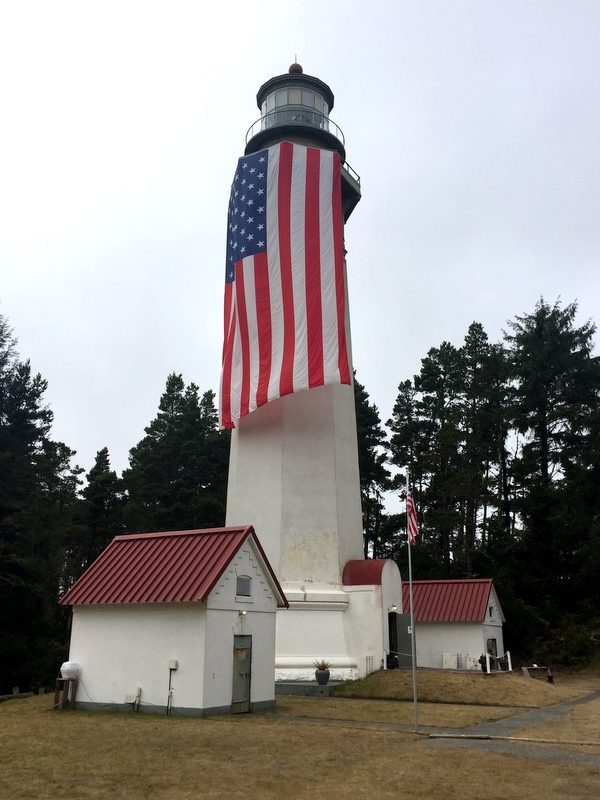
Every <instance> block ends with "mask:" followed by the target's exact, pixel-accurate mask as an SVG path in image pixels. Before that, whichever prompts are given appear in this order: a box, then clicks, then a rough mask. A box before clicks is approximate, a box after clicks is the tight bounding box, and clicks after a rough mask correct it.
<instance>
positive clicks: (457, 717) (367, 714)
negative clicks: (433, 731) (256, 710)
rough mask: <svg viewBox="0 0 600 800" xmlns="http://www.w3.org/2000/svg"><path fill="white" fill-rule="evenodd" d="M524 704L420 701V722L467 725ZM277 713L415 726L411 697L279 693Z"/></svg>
mask: <svg viewBox="0 0 600 800" xmlns="http://www.w3.org/2000/svg"><path fill="white" fill-rule="evenodd" d="M522 710H523V709H522V708H516V707H515V708H513V707H510V706H501V707H500V706H481V705H466V704H456V703H444V704H443V705H440V704H435V703H421V702H420V701H419V704H418V721H419V726H421V725H425V726H435V727H438V728H467V727H469V726H470V725H478V724H479V723H480V722H489V721H490V720H495V719H502V718H504V717H509V716H511V715H512V714H518V713H519V711H522ZM276 713H277V715H278V716H284V717H306V718H313V719H314V718H320V719H339V720H354V721H356V722H379V723H383V724H392V725H410V726H414V705H413V703H412V701H411V702H410V703H409V702H404V701H398V700H349V699H346V698H337V697H320V698H317V697H279V698H278V699H277V712H276Z"/></svg>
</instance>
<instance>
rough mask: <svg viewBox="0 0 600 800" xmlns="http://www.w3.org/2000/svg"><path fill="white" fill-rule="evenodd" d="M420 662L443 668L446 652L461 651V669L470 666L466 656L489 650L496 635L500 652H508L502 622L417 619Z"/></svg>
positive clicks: (418, 664)
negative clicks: (491, 639) (419, 620)
mask: <svg viewBox="0 0 600 800" xmlns="http://www.w3.org/2000/svg"><path fill="white" fill-rule="evenodd" d="M415 636H416V649H417V666H419V667H430V668H434V669H441V668H442V666H443V656H444V653H457V654H458V655H459V656H460V657H461V658H459V661H458V667H459V669H463V668H466V667H467V664H466V656H467V655H469V654H472V655H475V656H477V658H479V656H480V655H482V654H483V653H485V652H486V645H487V640H488V638H494V639H496V642H497V646H498V655H502V654H503V653H504V642H503V638H502V623H501V622H500V621H498V623H497V624H494V625H484V624H483V623H481V622H417V623H416V624H415Z"/></svg>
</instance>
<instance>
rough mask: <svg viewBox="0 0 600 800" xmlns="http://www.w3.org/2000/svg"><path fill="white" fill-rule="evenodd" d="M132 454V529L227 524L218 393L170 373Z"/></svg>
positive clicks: (224, 436)
mask: <svg viewBox="0 0 600 800" xmlns="http://www.w3.org/2000/svg"><path fill="white" fill-rule="evenodd" d="M145 430H146V436H145V437H144V438H143V439H142V440H141V442H139V444H137V445H136V446H135V447H133V448H132V449H131V451H130V454H129V464H130V466H129V469H128V470H125V472H124V473H123V481H124V484H125V487H126V489H127V493H128V501H127V504H126V507H125V525H126V527H127V529H128V530H129V531H132V532H143V531H146V532H147V531H164V530H185V529H193V528H203V527H218V526H221V525H223V524H224V520H225V503H226V493H227V471H228V460H229V432H227V431H219V430H218V417H217V411H216V409H215V405H214V393H213V392H211V391H208V392H205V393H204V395H202V397H200V396H199V394H198V387H197V386H196V385H195V384H193V383H191V384H189V386H187V387H186V386H185V384H184V382H183V379H182V376H181V375H176V374H174V373H173V374H172V375H169V377H168V379H167V383H166V388H165V392H164V394H163V395H162V397H161V400H160V405H159V411H158V415H157V416H156V418H155V419H154V420H153V421H152V422H151V423H150V425H149V426H148V427H147V428H146V429H145Z"/></svg>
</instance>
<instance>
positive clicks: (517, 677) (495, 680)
mask: <svg viewBox="0 0 600 800" xmlns="http://www.w3.org/2000/svg"><path fill="white" fill-rule="evenodd" d="M583 680H584V679H583V678H582V677H579V678H576V677H571V678H570V679H569V681H563V680H562V679H561V680H557V681H556V682H555V683H553V684H552V683H548V682H547V681H546V680H545V679H544V680H542V679H540V678H525V677H524V676H523V674H522V673H518V672H494V673H492V674H491V675H484V674H483V673H482V672H450V671H448V670H425V669H424V670H421V669H419V670H417V695H418V698H419V701H421V702H424V703H467V704H469V705H486V706H488V705H489V706H519V707H523V708H524V707H529V708H542V707H543V706H549V705H554V704H555V703H561V702H563V701H564V700H571V699H572V698H573V697H577V696H578V695H580V694H582V693H583V692H585V687H584V686H583V685H582V681H583ZM335 695H336V696H337V697H361V698H370V699H377V698H381V699H394V700H412V696H413V688H412V673H411V672H410V670H399V669H397V670H382V671H380V672H375V673H373V675H369V677H368V678H367V679H366V680H363V681H354V682H353V683H347V684H344V685H343V686H341V687H339V688H338V689H336V690H335Z"/></svg>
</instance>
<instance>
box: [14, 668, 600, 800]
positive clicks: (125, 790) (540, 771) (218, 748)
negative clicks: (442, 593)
mask: <svg viewBox="0 0 600 800" xmlns="http://www.w3.org/2000/svg"><path fill="white" fill-rule="evenodd" d="M515 677H516V676H515ZM480 680H482V681H488V683H487V686H488V687H491V686H492V685H493V683H489V679H488V678H486V677H485V676H480ZM522 680H523V681H524V682H525V683H526V685H527V687H528V688H529V690H530V695H528V696H527V697H526V699H527V702H526V703H524V704H525V705H526V706H530V707H531V706H533V705H535V703H534V702H533V699H532V697H533V695H535V694H536V692H537V690H538V688H539V687H538V686H537V685H536V682H535V681H527V680H526V679H522ZM420 683H421V684H424V681H421V682H420ZM503 685H504V687H505V688H506V689H508V687H509V686H510V685H511V683H510V681H507V682H505V683H504V684H503ZM515 686H516V684H515ZM423 688H425V687H424V686H423ZM554 688H555V689H559V688H560V687H554ZM572 690H573V691H576V690H577V688H576V687H575V686H573V689H572ZM546 691H547V690H546ZM509 694H510V693H509ZM472 696H473V693H472V692H471V693H470V695H469V697H468V698H465V697H463V698H462V701H459V702H460V704H461V705H463V704H464V700H465V699H468V700H469V702H472ZM513 696H514V695H512V694H511V695H510V696H507V697H505V702H506V703H508V702H511V703H512V702H513V701H512V698H513ZM555 697H558V693H557V694H556V695H555ZM444 699H445V698H444ZM449 699H450V698H449ZM299 702H303V701H301V699H299ZM304 702H305V701H304ZM312 702H313V703H314V705H309V706H306V708H307V709H308V708H314V713H316V714H318V715H319V717H321V716H323V715H324V710H325V709H326V708H327V706H329V707H330V708H331V709H333V708H335V706H336V704H338V706H339V707H340V708H343V709H344V713H345V715H346V716H347V717H348V718H349V719H350V720H356V721H352V722H350V721H348V722H344V721H339V720H337V721H336V720H334V719H332V720H331V721H326V722H322V721H320V720H314V719H313V720H310V719H306V720H302V721H300V722H297V721H295V720H291V719H289V718H286V717H285V716H283V714H284V713H285V707H286V706H287V707H288V709H289V708H291V705H290V703H289V698H282V699H281V701H280V709H281V711H282V715H265V714H252V715H239V716H236V717H215V718H212V719H187V718H177V717H164V716H152V715H146V714H133V713H130V714H110V713H90V712H66V711H53V710H52V699H51V698H50V697H49V696H48V695H44V696H41V697H32V698H29V699H26V700H11V701H9V702H6V703H1V704H0V764H1V768H0V797H1V798H2V800H63V798H64V800H66V799H67V798H68V799H69V800H92V799H94V800H96V799H97V798H100V800H103V799H104V798H127V800H187V799H188V798H194V799H196V798H203V799H204V798H207V800H208V799H209V798H230V797H233V798H235V797H239V798H244V800H248V798H259V799H260V800H262V798H265V800H270V799H271V798H281V797H286V796H288V795H289V796H292V795H293V796H294V798H295V800H321V799H323V800H324V799H325V798H327V800H330V799H331V798H332V797H335V798H336V800H345V799H346V798H348V800H350V798H352V800H356V798H362V797H375V796H376V797H377V798H383V799H384V800H387V798H392V797H393V798H397V797H398V796H401V797H404V798H427V800H441V798H444V800H452V799H453V798H461V800H462V798H464V797H465V795H469V796H477V795H481V796H484V797H485V798H486V800H496V799H497V800H517V798H518V799H519V800H520V799H521V798H522V797H523V796H525V795H528V796H533V797H537V796H543V797H544V798H545V800H565V798H569V800H578V799H579V798H586V800H587V798H589V800H592V798H596V797H597V794H598V785H599V781H600V770H599V769H597V768H595V767H590V766H575V765H565V764H563V763H554V762H545V761H534V760H528V759H525V758H521V757H518V756H509V755H497V754H494V753H491V752H485V751H484V752H482V751H470V750H462V749H458V748H455V747H452V746H445V747H444V748H442V749H440V748H437V747H436V748H429V747H426V746H423V743H422V739H421V737H418V736H416V735H415V734H413V733H410V732H399V731H398V730H393V729H389V728H386V727H378V726H375V727H374V726H371V725H369V724H368V723H369V722H373V721H378V720H377V719H376V717H377V715H380V716H382V717H385V716H386V715H387V714H391V713H396V715H397V716H399V715H401V714H402V713H403V711H402V709H403V708H407V709H409V712H410V713H412V707H411V705H410V703H408V704H407V703H391V704H388V703H383V702H381V701H380V702H364V701H357V700H335V699H332V700H331V701H328V702H327V703H321V702H320V701H312ZM488 702H489V700H488ZM536 702H539V698H538V700H537V701H536ZM593 706H594V704H590V706H583V707H582V708H581V712H579V709H575V711H574V712H573V715H574V722H573V723H572V724H573V725H574V726H578V725H580V724H584V725H585V724H586V723H585V720H586V719H588V716H589V717H590V718H591V717H593V715H594V714H597V713H598V707H597V706H595V707H593ZM388 707H389V708H388ZM425 708H426V704H423V705H422V706H420V716H423V715H424V714H425ZM470 708H472V707H471V706H466V705H465V706H464V707H463V710H464V711H465V712H467V713H483V714H488V709H485V708H484V707H483V706H481V707H479V708H478V709H476V710H475V712H471V711H469V710H468V709H470ZM377 709H379V710H377ZM391 709H394V712H392V710H391ZM586 709H589V713H588V712H586ZM513 711H514V709H512V708H511V709H509V708H505V709H504V713H512V712H513ZM436 712H437V714H438V716H436ZM331 713H333V712H331ZM427 713H428V714H429V713H431V718H430V719H429V718H428V719H429V722H428V723H427V724H436V725H445V724H446V723H445V722H444V720H445V719H446V716H445V715H446V714H450V715H452V713H453V708H452V706H449V705H447V704H445V703H444V704H441V705H438V706H437V708H436V707H435V706H433V705H432V706H431V709H430V711H429V710H428V711H427ZM494 713H496V712H494ZM579 713H581V714H582V715H583V716H582V717H581V720H578V714H579ZM569 719H570V718H569ZM379 721H385V720H383V719H380V720H379ZM395 721H396V722H399V721H400V719H396V720H395ZM423 724H426V723H425V722H423ZM553 725H554V723H553ZM558 725H559V726H560V723H558ZM564 730H565V729H564V728H563V729H561V728H560V727H556V728H555V733H556V734H557V736H556V738H560V734H561V731H564ZM572 730H573V734H574V735H577V736H578V735H579V733H580V732H581V731H582V730H586V731H587V732H588V733H590V731H591V730H592V729H591V728H581V727H573V729H572Z"/></svg>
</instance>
